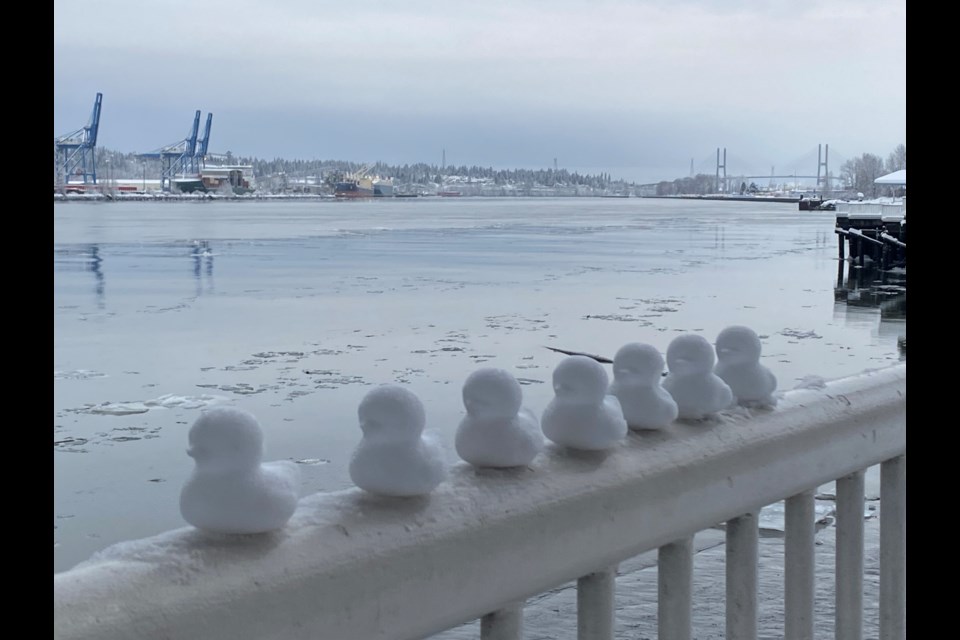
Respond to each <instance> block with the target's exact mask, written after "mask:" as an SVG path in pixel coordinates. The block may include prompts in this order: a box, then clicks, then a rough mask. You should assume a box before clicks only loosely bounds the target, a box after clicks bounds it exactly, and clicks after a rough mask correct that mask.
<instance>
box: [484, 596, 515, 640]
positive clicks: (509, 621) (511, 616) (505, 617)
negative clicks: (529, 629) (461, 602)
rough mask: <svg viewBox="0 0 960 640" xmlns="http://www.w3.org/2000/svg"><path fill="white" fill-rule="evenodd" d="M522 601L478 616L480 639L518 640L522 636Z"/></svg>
mask: <svg viewBox="0 0 960 640" xmlns="http://www.w3.org/2000/svg"><path fill="white" fill-rule="evenodd" d="M523 604H524V603H523V602H518V603H516V604H514V605H511V606H509V607H504V608H503V609H500V610H498V611H494V612H493V613H488V614H487V615H485V616H483V617H482V618H480V640H520V638H521V637H523Z"/></svg>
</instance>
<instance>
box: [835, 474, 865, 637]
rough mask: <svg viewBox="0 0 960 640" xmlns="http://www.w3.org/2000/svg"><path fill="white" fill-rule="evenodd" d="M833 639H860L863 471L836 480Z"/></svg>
mask: <svg viewBox="0 0 960 640" xmlns="http://www.w3.org/2000/svg"><path fill="white" fill-rule="evenodd" d="M836 553H837V556H836V577H835V579H836V584H837V596H836V624H835V629H836V639H837V640H862V638H863V471H857V472H856V473H852V474H850V475H848V476H846V477H843V478H840V479H839V480H837V543H836Z"/></svg>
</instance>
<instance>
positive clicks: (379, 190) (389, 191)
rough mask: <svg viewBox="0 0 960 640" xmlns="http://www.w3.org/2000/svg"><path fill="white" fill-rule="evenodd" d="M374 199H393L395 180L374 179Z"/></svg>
mask: <svg viewBox="0 0 960 640" xmlns="http://www.w3.org/2000/svg"><path fill="white" fill-rule="evenodd" d="M373 197H375V198H391V197H393V180H391V179H390V178H374V179H373Z"/></svg>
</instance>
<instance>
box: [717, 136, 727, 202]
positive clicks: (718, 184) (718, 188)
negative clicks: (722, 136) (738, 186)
mask: <svg viewBox="0 0 960 640" xmlns="http://www.w3.org/2000/svg"><path fill="white" fill-rule="evenodd" d="M721 169H723V187H724V190H726V187H727V148H726V147H724V148H723V164H720V147H717V180H716V186H717V193H720V170H721Z"/></svg>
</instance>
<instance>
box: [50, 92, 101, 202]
mask: <svg viewBox="0 0 960 640" xmlns="http://www.w3.org/2000/svg"><path fill="white" fill-rule="evenodd" d="M102 103H103V94H102V93H98V94H97V97H96V99H95V100H94V102H93V114H92V115H91V116H90V122H89V123H87V126H85V127H83V128H82V129H77V130H76V131H73V132H72V133H68V134H66V135H62V136H59V137H57V138H54V139H53V150H54V181H55V186H56V187H63V186H65V185H66V184H67V182H68V181H69V180H70V177H71V176H81V177H82V178H83V184H97V161H96V148H97V132H98V131H99V129H100V105H101V104H102Z"/></svg>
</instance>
